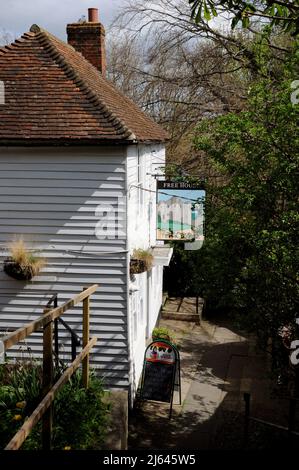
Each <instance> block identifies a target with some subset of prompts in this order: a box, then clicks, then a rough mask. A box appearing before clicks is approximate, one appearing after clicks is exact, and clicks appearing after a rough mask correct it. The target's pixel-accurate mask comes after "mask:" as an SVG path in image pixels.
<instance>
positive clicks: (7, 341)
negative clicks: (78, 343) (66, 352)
mask: <svg viewBox="0 0 299 470" xmlns="http://www.w3.org/2000/svg"><path fill="white" fill-rule="evenodd" d="M97 288H98V284H94V285H93V286H90V287H89V288H88V289H86V290H84V291H82V292H81V293H80V294H78V295H76V297H74V298H73V299H70V300H68V301H67V302H65V303H64V304H62V305H61V306H60V307H56V308H54V309H52V310H50V311H48V312H47V313H45V314H44V315H43V316H41V317H39V318H38V319H37V320H34V321H32V322H31V323H29V324H28V325H26V326H24V327H21V328H19V329H18V330H16V331H14V332H13V333H10V334H9V335H7V336H4V337H3V338H1V341H2V343H3V345H4V350H5V351H6V350H7V349H9V348H11V347H12V346H14V345H15V344H17V343H18V342H19V341H22V340H23V339H25V338H27V336H29V335H31V333H34V332H35V331H38V330H40V329H41V328H42V327H43V326H46V325H47V324H48V323H49V322H50V321H52V320H55V318H59V317H60V316H61V315H62V314H63V313H65V312H66V311H67V310H69V309H70V308H72V307H74V306H75V305H77V304H79V303H80V302H82V300H85V299H86V298H88V297H89V296H90V295H91V294H93V293H94V292H95V291H96V290H97Z"/></svg>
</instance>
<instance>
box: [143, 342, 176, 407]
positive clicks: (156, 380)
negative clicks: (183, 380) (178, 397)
mask: <svg viewBox="0 0 299 470" xmlns="http://www.w3.org/2000/svg"><path fill="white" fill-rule="evenodd" d="M179 361H180V358H179V352H178V350H177V349H176V347H175V346H174V345H173V344H171V343H170V342H168V341H166V340H162V339H161V340H160V339H157V340H156V341H153V342H152V343H151V344H150V345H149V346H148V347H147V348H146V351H145V355H144V364H143V376H142V387H141V398H142V399H143V400H153V401H161V402H166V403H170V404H171V408H170V415H171V410H172V402H173V392H174V387H175V379H176V376H179V375H180V374H179V367H180V366H179V364H180V362H179ZM179 382H180V380H179ZM177 385H179V387H180V383H178V384H177Z"/></svg>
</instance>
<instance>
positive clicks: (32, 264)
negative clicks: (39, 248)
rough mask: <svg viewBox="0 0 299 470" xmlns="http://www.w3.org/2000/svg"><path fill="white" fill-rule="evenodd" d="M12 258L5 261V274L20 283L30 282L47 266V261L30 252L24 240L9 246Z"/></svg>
mask: <svg viewBox="0 0 299 470" xmlns="http://www.w3.org/2000/svg"><path fill="white" fill-rule="evenodd" d="M9 249H10V256H9V257H8V258H6V259H5V260H4V266H3V269H4V272H5V273H6V274H8V276H10V277H12V278H14V279H17V280H18V281H30V280H31V279H32V278H33V277H34V276H36V275H37V274H38V273H39V272H40V270H41V269H42V268H43V267H44V266H45V265H46V260H45V259H43V258H40V257H38V256H36V255H35V253H33V252H32V251H30V250H29V249H28V248H27V247H26V246H25V243H24V241H23V240H22V239H19V240H15V241H13V242H12V243H11V244H10V245H9Z"/></svg>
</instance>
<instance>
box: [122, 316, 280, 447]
mask: <svg viewBox="0 0 299 470" xmlns="http://www.w3.org/2000/svg"><path fill="white" fill-rule="evenodd" d="M160 325H161V326H167V327H168V328H169V329H170V330H172V331H174V332H175V335H176V339H177V342H178V343H179V344H180V345H181V348H180V355H181V375H182V405H181V406H180V405H178V404H175V405H174V409H173V417H172V419H171V420H170V421H169V419H168V413H169V405H168V404H164V403H163V404H161V403H157V402H145V403H142V404H139V405H138V404H137V406H136V409H135V410H133V411H132V412H131V415H130V419H129V448H130V449H144V448H146V449H173V448H181V449H188V448H190V449H198V450H202V449H217V448H232V449H234V448H241V447H242V437H243V429H244V428H243V415H244V401H243V393H244V392H250V393H252V396H253V397H254V400H253V413H259V417H260V418H262V419H268V420H270V421H272V422H275V421H277V422H279V423H280V424H285V420H286V414H287V412H286V408H285V406H281V403H276V402H275V399H273V400H274V401H273V400H272V398H271V399H270V401H269V397H270V387H269V378H268V377H267V374H265V370H266V369H267V363H266V362H265V358H264V355H261V354H257V352H256V348H255V346H254V342H253V340H252V339H248V338H247V339H246V338H245V337H243V336H241V335H240V334H239V333H238V332H234V331H233V330H232V329H231V327H227V326H224V325H221V324H219V323H218V324H217V325H216V324H211V323H209V322H206V321H203V322H202V323H201V325H200V326H199V325H196V324H194V323H189V322H184V321H175V320H161V322H160ZM174 403H178V393H177V392H176V393H175V398H174ZM265 403H266V405H265ZM273 407H274V408H275V413H274V412H273ZM277 409H278V410H279V412H278V413H277Z"/></svg>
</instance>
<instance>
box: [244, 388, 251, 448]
mask: <svg viewBox="0 0 299 470" xmlns="http://www.w3.org/2000/svg"><path fill="white" fill-rule="evenodd" d="M244 401H245V422H244V447H246V446H247V444H248V437H249V420H250V393H244Z"/></svg>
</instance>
